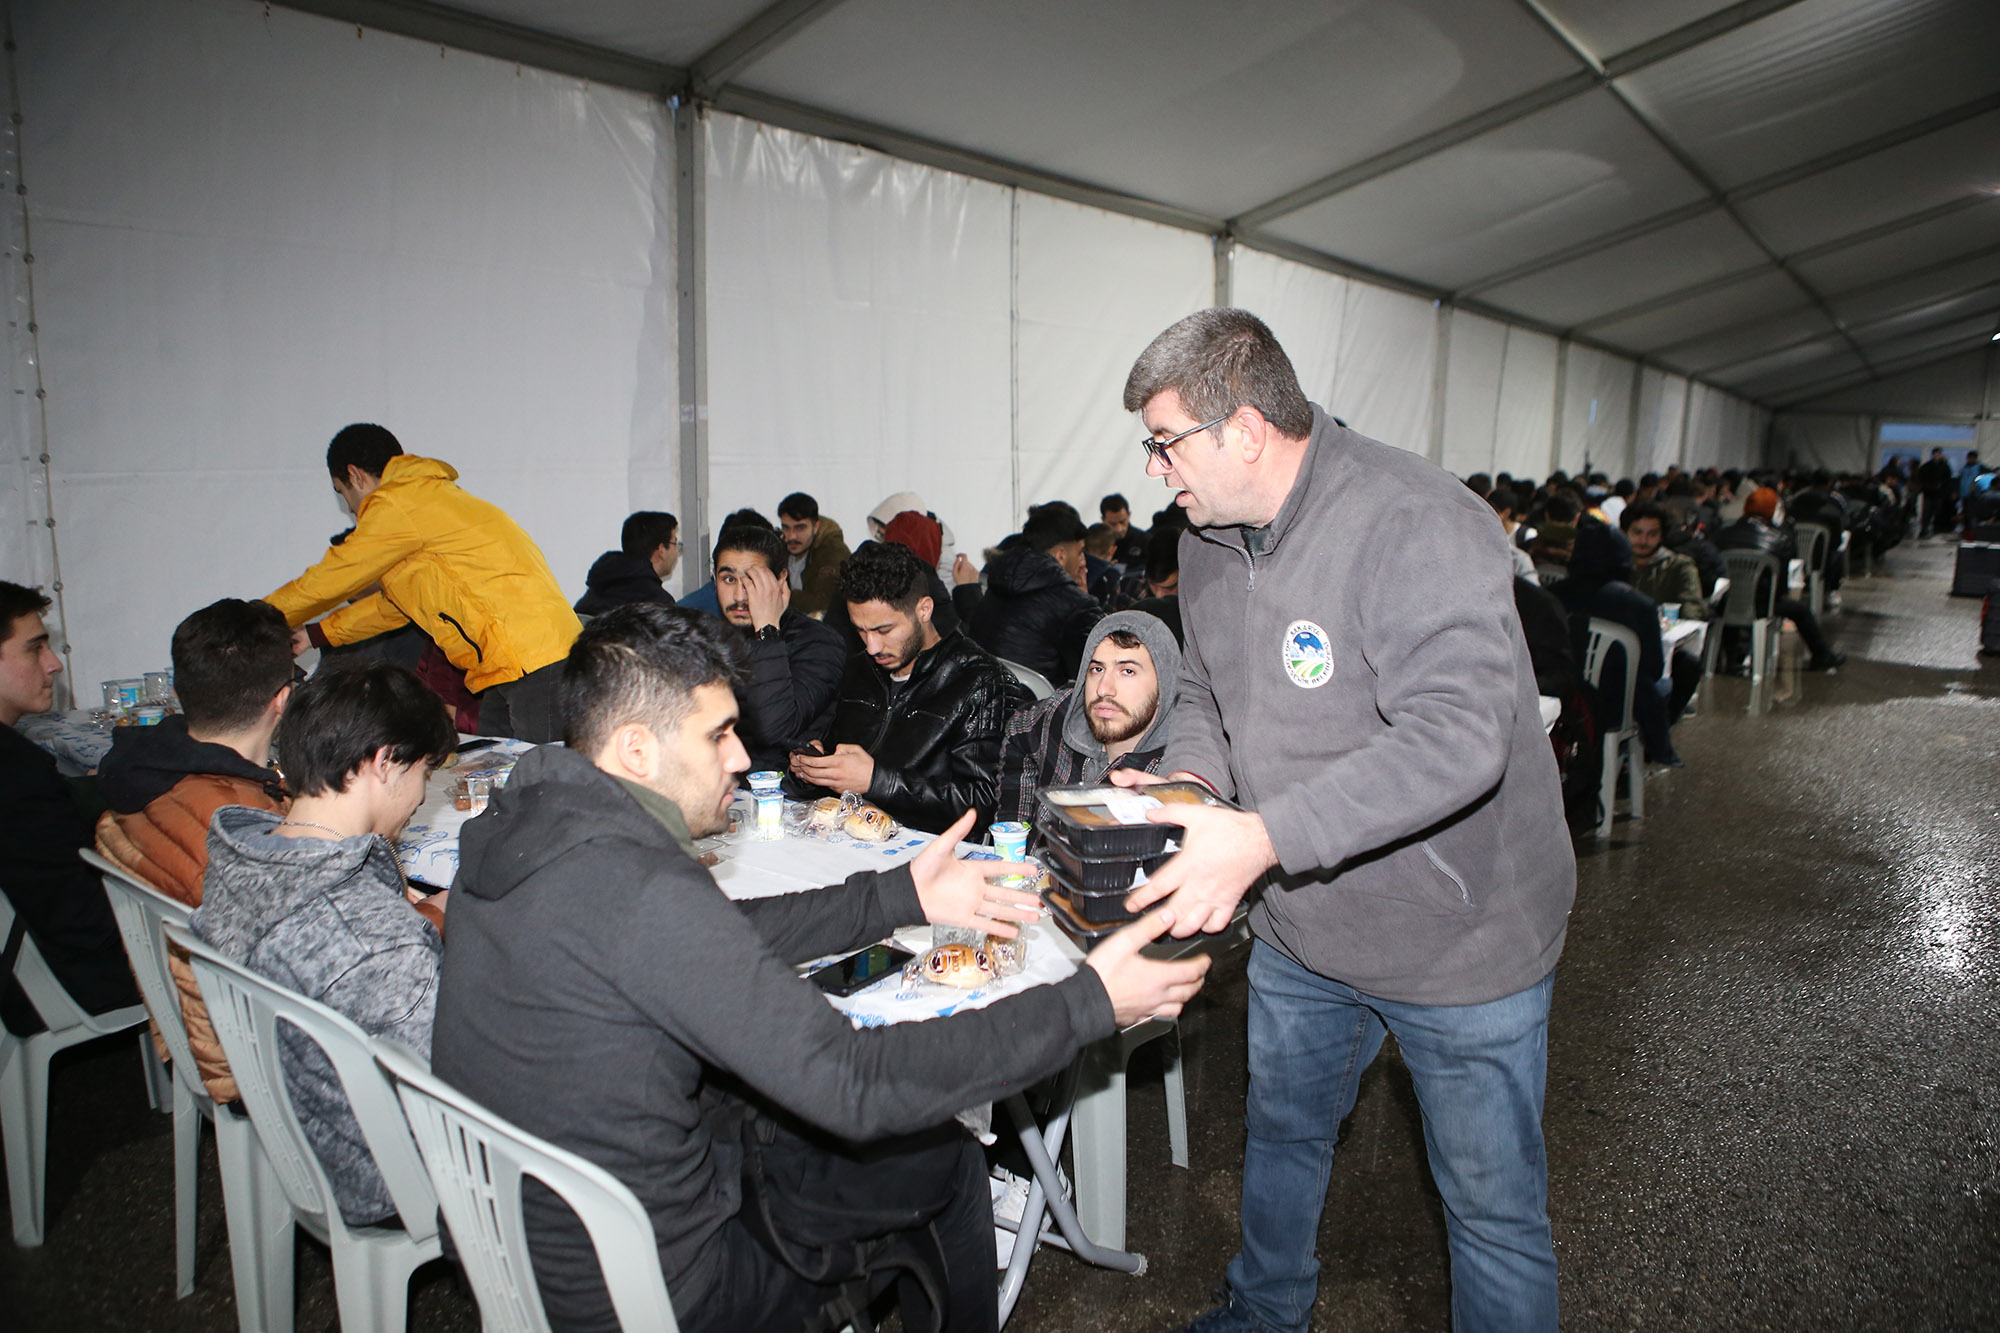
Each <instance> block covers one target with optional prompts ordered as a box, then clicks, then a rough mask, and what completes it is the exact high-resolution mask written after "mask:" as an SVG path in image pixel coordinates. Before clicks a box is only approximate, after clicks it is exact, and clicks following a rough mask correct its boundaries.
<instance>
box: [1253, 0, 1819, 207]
mask: <svg viewBox="0 0 2000 1333" xmlns="http://www.w3.org/2000/svg"><path fill="white" fill-rule="evenodd" d="M1797 3H1799V0H1746V2H1745V3H1742V4H1735V5H1730V6H1729V7H1728V8H1726V9H1719V10H1717V11H1716V12H1715V13H1713V14H1710V15H1709V16H1708V17H1706V18H1701V19H1696V20H1695V21H1694V22H1692V23H1688V24H1684V25H1683V26H1681V27H1678V28H1675V29H1674V30H1673V31H1672V32H1669V33H1664V34H1662V35H1661V36H1659V37H1655V38H1654V39H1653V40H1652V41H1649V42H1642V43H1640V44H1639V45H1638V46H1635V47H1633V48H1631V49H1630V50H1629V51H1623V52H1620V53H1619V54H1618V55H1615V56H1612V57H1611V58H1610V59H1608V60H1604V61H1601V62H1600V61H1599V60H1597V59H1596V57H1594V56H1592V55H1590V54H1589V53H1588V52H1585V51H1584V50H1583V49H1582V48H1581V47H1580V46H1579V45H1577V44H1576V43H1575V42H1574V41H1572V40H1570V39H1569V38H1568V37H1567V36H1564V37H1561V38H1559V39H1558V40H1559V41H1561V43H1562V45H1563V47H1564V49H1565V50H1567V51H1569V52H1570V53H1571V55H1572V56H1574V57H1575V58H1576V59H1577V61H1578V62H1579V63H1580V64H1582V65H1583V68H1582V69H1580V70H1578V71H1577V72H1576V73H1574V74H1570V75H1566V76H1564V77H1563V78H1560V79H1557V80H1555V81H1554V82H1552V83H1546V84H1543V85H1542V86H1541V87H1539V88H1531V89H1529V90H1528V91H1527V92H1525V93H1522V94H1520V95H1519V96H1516V97H1512V98H1509V99H1508V100H1507V101H1505V102H1502V103H1500V104H1499V105H1497V106H1491V107H1488V108H1486V109H1485V110H1484V111H1479V112H1475V113H1474V114H1472V115H1470V116H1466V117H1464V118H1463V119H1461V120H1456V121H1453V122H1452V123H1451V124H1449V125H1446V126H1443V127H1442V128H1440V129H1436V130H1433V131H1431V132H1430V133H1429V134H1424V135H1419V136H1418V137H1417V138H1414V139H1411V140H1408V141H1407V142H1404V143H1401V144H1398V145H1396V147H1394V148H1390V149H1386V150H1384V151H1383V152H1380V153H1377V154H1375V156H1373V157H1370V158H1366V159H1364V160H1362V161H1360V162H1356V163H1354V164H1353V165H1352V166H1348V167H1342V168H1341V169H1340V170H1339V171H1336V172H1334V173H1332V174H1331V175H1327V176H1322V177H1320V178H1319V179H1318V180H1316V181H1313V182H1311V183H1309V184H1306V185H1301V186H1300V187H1299V188H1298V189H1296V190H1292V191H1290V192H1288V193H1286V194H1281V195H1279V196H1278V197H1277V198H1276V199H1273V200H1270V201H1269V202H1268V203H1263V204H1259V205H1257V206H1256V207H1255V208H1251V209H1246V210H1245V211H1244V212H1242V213H1240V214H1238V215H1237V216H1236V217H1234V218H1232V219H1230V220H1231V222H1233V223H1234V224H1235V225H1236V226H1238V227H1247V228H1258V227H1263V226H1266V225H1268V224H1269V223H1271V222H1274V221H1276V220H1277V219H1278V218H1281V217H1284V216H1285V215H1286V214H1288V213H1296V212H1298V211H1299V210H1300V209H1303V208H1310V207H1312V205H1314V204H1316V203H1319V202H1320V201H1321V200H1323V199H1331V198H1332V197H1333V196H1334V195H1336V194H1344V193H1346V192H1347V191H1348V190H1352V189H1354V188H1355V187H1357V186H1360V185H1366V184H1367V183H1368V182H1369V181H1372V180H1374V179H1376V178H1377V177H1379V176H1386V175H1388V174H1389V173H1390V172H1392V171H1395V170H1398V169H1399V168H1402V167H1406V166H1409V165H1410V164H1411V163H1412V162H1417V161H1420V160H1422V159H1423V158H1426V157H1431V156H1433V155H1435V154H1437V153H1442V152H1444V151H1445V150H1446V149H1448V148H1456V147H1457V146H1458V145H1460V144H1462V143H1469V142H1471V141H1472V140H1474V139H1477V138H1478V137H1479V136H1480V135H1482V134H1490V133H1491V132H1493V131H1494V130H1497V129H1500V128H1502V127H1503V126H1507V125H1512V124H1513V123H1515V122H1516V121H1520V120H1526V119H1527V118H1528V117H1529V116H1532V115H1534V114H1535V113H1536V112H1538V111H1546V110H1548V109H1549V108H1550V107H1552V106H1560V105H1562V104H1563V103H1564V102H1569V101H1573V100H1575V99H1576V98H1579V97H1582V96H1583V95H1584V94H1585V93H1589V92H1595V91H1596V90H1597V89H1599V88H1608V87H1609V86H1610V85H1611V81H1612V80H1614V79H1619V78H1623V77H1624V76H1626V75H1628V74H1636V73H1637V72H1638V71H1640V70H1642V69H1645V68H1646V67H1647V66H1649V65H1657V64H1658V63H1660V62H1661V61H1662V60H1666V59H1669V58H1670V57H1673V56H1677V55H1679V54H1680V53H1681V52H1683V51H1689V50H1692V49H1693V48H1695V47H1697V46H1700V45H1701V44H1702V43H1703V42H1707V41H1712V40H1714V39H1715V38H1717V37H1720V36H1723V35H1724V34H1725V33H1731V32H1734V31H1736V30H1737V29H1738V28H1742V27H1747V26H1749V25H1750V24H1752V23H1755V22H1756V21H1757V20H1759V19H1761V18H1765V17H1767V16H1769V15H1771V14H1775V13H1777V12H1778V11H1779V10H1782V9H1789V8H1791V7H1792V6H1793V5H1794V4H1797ZM1537 18H1538V20H1541V19H1542V16H1541V15H1539V14H1537ZM1543 21H1544V22H1545V23H1546V21H1545V20H1543Z"/></svg>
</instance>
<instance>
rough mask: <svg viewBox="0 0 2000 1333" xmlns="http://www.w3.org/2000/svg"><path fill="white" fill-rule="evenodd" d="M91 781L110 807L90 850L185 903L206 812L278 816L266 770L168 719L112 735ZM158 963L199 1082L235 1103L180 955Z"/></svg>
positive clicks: (225, 1065)
mask: <svg viewBox="0 0 2000 1333" xmlns="http://www.w3.org/2000/svg"><path fill="white" fill-rule="evenodd" d="M98 785H99V787H100V788H101V789H102V790H103V792H104V798H105V800H106V801H107V802H108V803H109V804H110V806H111V808H110V809H109V810H107V811H106V812H105V813H104V816H103V817H102V818H101V819H99V820H98V821H97V850H98V853H99V854H100V855H101V856H103V857H104V859H105V860H107V861H109V862H111V863H112V864H113V865H115V866H117V867H118V868H119V869H121V870H123V871H125V873H126V874H128V875H131V876H132V877H133V878H135V879H141V880H144V881H145V882H146V883H148V884H150V885H152V886H153V887H154V888H156V889H158V890H159V891H160V892H161V893H164V894H166V895H167V896H168V897H169V898H172V899H174V900H175V901H176V902H182V903H186V904H187V905H188V906H189V907H199V906H201V884H202V876H203V875H204V874H205V873H207V870H208V825H209V821H210V820H211V819H213V818H214V817H215V812H216V811H217V810H220V809H221V808H222V807H223V806H225V805H242V806H248V807H250V808H251V809H253V810H270V811H276V812H279V813H283V811H284V810H285V808H286V806H287V804H288V802H287V801H286V800H285V799H284V796H283V793H282V792H281V791H280V789H279V787H278V775H277V774H276V773H274V772H272V771H271V770H269V769H259V768H258V767H257V766H256V765H254V764H252V763H251V762H250V761H249V760H247V759H245V758H244V757H243V756H241V755H239V754H237V753H236V752H235V751H234V750H230V749H228V748H226V747H224V746H221V745H213V744H209V743H207V742H204V741H198V740H195V739H194V738H192V737H191V736H189V735H188V734H187V722H186V720H185V719H182V718H178V717H170V718H168V719H167V720H166V721H164V722H162V723H160V725H159V726H157V727H144V728H140V727H128V728H126V729H125V730H124V731H121V732H120V733H119V734H118V736H117V738H116V739H115V740H113V741H112V744H111V752H110V753H109V754H107V755H106V756H105V757H104V763H103V766H102V768H101V769H100V770H99V774H98ZM167 967H168V970H169V971H171V972H172V973H173V978H174V986H175V988H176V989H178V990H179V991H180V994H181V1020H182V1021H183V1022H184V1023H185V1024H186V1025H187V1034H188V1049H189V1050H190V1051H191V1052H192V1053H193V1055H194V1062H195V1066H196V1067H197V1068H198V1069H199V1070H200V1072H201V1081H202V1083H203V1085H204V1086H206V1087H207V1089H208V1095H209V1096H210V1097H212V1098H214V1099H215V1102H216V1104H217V1105H218V1106H220V1105H227V1104H228V1103H230V1102H233V1101H235V1100H236V1097H237V1092H236V1080H235V1079H234V1078H233V1077H231V1075H230V1073H229V1061H228V1059H227V1058H226V1057H225V1056H224V1055H223V1053H222V1043H221V1041H220V1040H218V1039H217V1037H216V1035H215V1027H214V1025H213V1024H211V1023H210V1022H209V1020H208V1004H207V1002H206V1001H204V1000H203V999H202V998H201V988H200V987H199V986H197V985H196V984H195V979H194V971H193V969H191V968H190V967H189V966H188V962H187V955H186V954H184V953H182V952H181V951H180V950H179V949H174V950H172V951H170V952H169V954H168V957H167Z"/></svg>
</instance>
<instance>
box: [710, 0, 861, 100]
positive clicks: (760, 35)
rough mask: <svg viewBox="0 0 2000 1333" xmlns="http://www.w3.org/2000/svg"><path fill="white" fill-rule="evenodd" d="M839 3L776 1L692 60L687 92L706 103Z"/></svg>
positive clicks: (826, 0)
mask: <svg viewBox="0 0 2000 1333" xmlns="http://www.w3.org/2000/svg"><path fill="white" fill-rule="evenodd" d="M840 3H841V0H777V3H776V4H773V5H772V6H771V7H770V8H768V9H766V10H764V11H763V12H761V13H759V14H758V15H757V16H756V17H754V18H752V19H751V20H750V21H749V22H748V23H745V24H744V25H743V26H742V27H740V28H738V29H737V30H736V31H735V32H732V33H730V34H729V35H728V36H727V37H725V38H723V39H722V40H721V41H719V42H717V43H716V44H715V45H714V46H712V47H710V48H709V49H708V50H706V51H704V52H702V54H701V55H700V56H699V57H698V58H696V60H695V62H694V64H693V66H692V67H690V68H689V70H688V85H689V91H690V92H691V93H692V94H693V95H694V96H695V98H696V99H697V100H700V101H707V100H709V99H710V98H712V97H714V96H715V94H716V93H718V92H720V91H721V90H722V88H723V87H724V85H726V84H727V83H728V82H729V81H730V80H731V79H733V78H735V77H736V76H737V75H738V74H741V73H742V72H743V71H744V70H746V69H748V68H750V66H752V65H754V64H755V63H757V61H759V60H760V59H762V58H763V57H764V56H767V55H769V54H770V53H771V52H772V51H774V50H776V49H777V48H778V47H779V46H780V45H782V44H783V43H784V42H785V41H787V40H788V39H790V37H791V36H792V34H794V33H796V32H798V31H800V30H801V29H803V28H804V27H805V26H806V25H807V24H809V23H812V22H813V21H814V20H816V19H819V18H821V17H823V16H824V15H825V14H826V12H827V11H828V10H830V9H833V8H836V7H837V6H838V5H839V4H840Z"/></svg>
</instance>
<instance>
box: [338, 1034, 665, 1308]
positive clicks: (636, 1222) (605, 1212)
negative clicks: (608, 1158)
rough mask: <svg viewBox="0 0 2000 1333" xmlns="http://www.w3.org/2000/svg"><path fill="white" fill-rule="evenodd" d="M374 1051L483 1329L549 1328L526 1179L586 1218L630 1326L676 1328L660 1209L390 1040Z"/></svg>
mask: <svg viewBox="0 0 2000 1333" xmlns="http://www.w3.org/2000/svg"><path fill="white" fill-rule="evenodd" d="M375 1049H376V1059H377V1060H379V1061H380V1062H381V1065H382V1068H383V1069H384V1070H385V1071H387V1073H388V1075H389V1078H390V1081H391V1082H393V1083H394V1084H395V1087H396V1093H397V1095H398V1096H400V1097H401V1098H402V1099H403V1110H404V1112H405V1113H406V1114H407V1115H408V1116H409V1121H410V1129H411V1132H412V1133H414V1134H415V1135H416V1140H417V1147H418V1149H419V1151H421V1152H422V1153H423V1157H424V1165H425V1166H426V1167H427V1168H428V1169H429V1171H430V1174H431V1182H432V1184H433V1185H435V1186H436V1188H437V1196H438V1206H439V1207H440V1208H441V1209H443V1211H444V1218H445V1225H447V1226H449V1227H450V1228H451V1239H452V1245H453V1247H454V1248H455V1249H456V1250H457V1251H458V1258H459V1263H460V1264H461V1265H463V1267H464V1269H465V1276H466V1280H467V1281H468V1282H470V1283H471V1284H472V1293H473V1295H474V1297H475V1298H476V1299H477V1300H478V1302H479V1316H480V1322H481V1323H482V1325H483V1326H484V1327H485V1329H486V1333H548V1328H549V1323H548V1317H547V1315H546V1314H545V1313H544V1312H543V1310H542V1300H541V1293H540V1290H539V1289H538V1288H537V1287H536V1285H535V1269H534V1264H533V1262H532V1260H531V1259H530V1257H529V1254H528V1235H527V1227H526V1224H525V1222H524V1221H523V1219H522V1216H521V1182H522V1180H523V1179H526V1178H533V1179H535V1180H538V1181H540V1182H541V1183H542V1184H543V1185H545V1186H547V1187H548V1188H549V1189H550V1190H551V1191H553V1192H554V1193H555V1194H556V1196H557V1197H559V1198H560V1199H561V1200H562V1201H563V1202H564V1203H565V1204H567V1205H568V1206H569V1209H570V1211H571V1212H573V1213H575V1214H576V1217H577V1220H578V1221H580V1222H582V1223H583V1229H584V1231H585V1233H586V1234H588V1235H589V1237H590V1243H591V1245H592V1246H593V1247H595V1249H596V1251H597V1262H598V1267H599V1269H600V1270H601V1271H602V1272H603V1274H604V1279H605V1284H606V1286H607V1287H608V1289H609V1290H610V1293H611V1305H612V1308H613V1309H614V1310H615V1311H616V1312H617V1315H618V1323H619V1325H620V1326H621V1327H622V1328H625V1329H628V1330H632V1331H633V1333H638V1331H639V1330H659V1333H675V1330H676V1329H677V1328H678V1327H679V1325H678V1324H676V1323H675V1321H674V1307H673V1302H672V1300H671V1299H670V1298H669V1297H668V1295H667V1283H666V1279H665V1278H664V1277H663V1276H662V1275H661V1273H660V1251H659V1242H658V1241H657V1240H656V1239H655V1237H654V1235H653V1223H652V1219H650V1218H649V1217H647V1216H646V1210H645V1208H644V1207H642V1206H641V1205H640V1203H639V1200H638V1199H637V1198H635V1197H634V1196H633V1194H632V1191H631V1190H629V1189H627V1188H626V1187H625V1186H624V1185H623V1184H622V1183H621V1182H620V1181H619V1180H618V1178H617V1177H616V1176H613V1175H612V1174H611V1173H610V1172H609V1171H606V1170H605V1169H604V1168H603V1167H600V1166H598V1165H597V1164H596V1163H594V1162H588V1161H585V1160H584V1159H583V1158H581V1157H579V1156H577V1155H576V1154H575V1153H573V1152H570V1151H568V1150H566V1149H563V1148H558V1147H556V1146H555V1145H554V1144H552V1143H548V1142H545V1141H544V1140H541V1139H538V1138H536V1137H534V1136H533V1135H531V1134H528V1133H525V1132H524V1131H522V1130H520V1129H518V1128H516V1127H515V1126H513V1125H511V1124H509V1123H508V1122H507V1121H505V1120H502V1119H501V1118H500V1117H499V1116H496V1115H494V1114H493V1113H492V1112H491V1111H489V1110H487V1109H486V1108H485V1107H483V1106H481V1105H479V1104H478V1103H477V1102H474V1101H473V1100H472V1099H471V1098H469V1097H467V1096H466V1095H465V1094H464V1093H461V1092H459V1091H458V1090H457V1089H456V1088H453V1087H451V1086H450V1085H449V1084H447V1083H445V1082H444V1081H443V1080H442V1079H440V1078H438V1077H437V1076H436V1075H435V1074H433V1073H431V1072H430V1071H429V1070H428V1069H425V1068H424V1067H423V1065H422V1064H421V1063H420V1062H419V1061H418V1060H417V1059H416V1057H415V1056H413V1055H411V1054H410V1053H409V1052H408V1051H406V1050H404V1049H403V1048H402V1047H400V1046H398V1045H396V1044H395V1043H394V1042H387V1041H384V1042H377V1043H376V1046H375Z"/></svg>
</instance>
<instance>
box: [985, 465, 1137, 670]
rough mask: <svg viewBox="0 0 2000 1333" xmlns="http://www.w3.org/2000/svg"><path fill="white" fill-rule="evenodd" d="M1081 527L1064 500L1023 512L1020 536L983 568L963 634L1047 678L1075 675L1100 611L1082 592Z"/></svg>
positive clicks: (1000, 655) (1099, 607) (1090, 598)
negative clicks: (980, 592)
mask: <svg viewBox="0 0 2000 1333" xmlns="http://www.w3.org/2000/svg"><path fill="white" fill-rule="evenodd" d="M1084 534H1085V528H1084V526H1083V520H1082V519H1081V518H1079V517H1078V516H1077V514H1076V511H1075V510H1073V509H1070V508H1069V506H1067V505H1062V506H1061V507H1057V506H1056V505H1054V504H1049V505H1038V506H1036V507H1035V508H1034V509H1032V510H1030V511H1029V512H1028V522H1027V525H1026V526H1025V527H1023V528H1022V529H1021V541H1020V543H1019V544H1018V545H1016V546H1014V547H1013V548H1012V549H1010V550H1005V551H1002V552H1001V553H1000V554H999V555H997V556H995V557H994V558H993V561H992V563H991V564H989V565H987V567H986V596H985V597H984V598H983V599H981V601H980V603H979V609H978V610H976V611H974V612H973V614H972V618H971V619H970V620H969V621H968V622H967V623H966V627H965V632H966V633H967V634H969V635H971V636H972V637H973V639H975V640H976V641H977V642H978V643H979V645H980V646H981V647H982V648H984V649H986V651H988V652H990V653H992V654H993V655H994V656H995V657H1000V658H1004V659H1006V660H1007V661H1009V662H1018V663H1020V664H1021V665H1022V666H1024V667H1027V668H1028V669H1029V670H1031V671H1039V672H1040V673H1041V674H1042V675H1044V676H1046V677H1048V678H1049V679H1050V680H1052V681H1056V680H1068V679H1070V678H1071V677H1073V676H1074V675H1076V669H1077V667H1078V666H1079V665H1080V664H1081V663H1082V661H1083V642H1084V640H1085V639H1086V638H1088V637H1089V636H1090V627H1091V626H1092V625H1094V624H1096V623H1097V621H1098V618H1099V617H1101V616H1102V615H1103V614H1104V608H1103V607H1101V606H1100V605H1098V603H1097V602H1096V600H1095V599H1093V598H1092V597H1091V596H1090V594H1089V593H1087V592H1085V591H1084V590H1083V584H1082V579H1083V570H1084V559H1083V542H1084Z"/></svg>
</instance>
